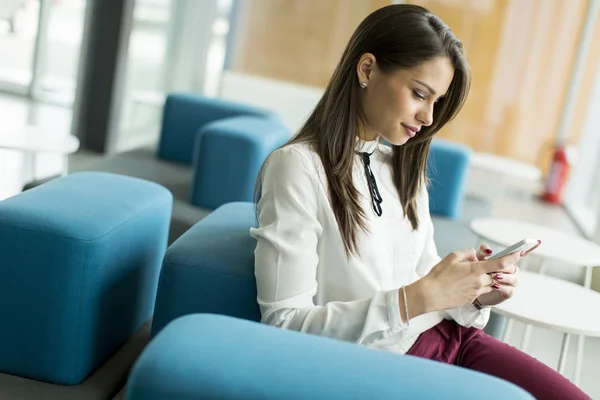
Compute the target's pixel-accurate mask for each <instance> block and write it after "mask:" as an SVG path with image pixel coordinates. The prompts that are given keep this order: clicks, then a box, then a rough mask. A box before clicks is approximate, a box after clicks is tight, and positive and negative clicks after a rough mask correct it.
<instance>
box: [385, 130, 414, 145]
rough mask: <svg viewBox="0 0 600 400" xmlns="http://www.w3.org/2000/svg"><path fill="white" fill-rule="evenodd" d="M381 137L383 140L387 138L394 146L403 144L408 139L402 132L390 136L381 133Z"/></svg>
mask: <svg viewBox="0 0 600 400" xmlns="http://www.w3.org/2000/svg"><path fill="white" fill-rule="evenodd" d="M381 137H382V138H383V139H384V140H387V141H388V142H389V143H391V144H392V145H394V146H402V145H403V144H405V143H406V142H408V139H410V138H409V137H408V136H407V135H406V134H404V133H401V134H397V135H390V137H386V136H384V135H381Z"/></svg>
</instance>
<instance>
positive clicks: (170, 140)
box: [158, 93, 275, 165]
mask: <svg viewBox="0 0 600 400" xmlns="http://www.w3.org/2000/svg"><path fill="white" fill-rule="evenodd" d="M239 115H254V116H261V117H266V118H275V117H274V115H273V114H272V113H270V112H267V111H264V110H259V109H257V108H254V107H250V106H247V105H244V104H238V103H232V102H228V101H224V100H219V99H211V98H206V97H202V96H199V95H197V94H192V93H189V94H188V93H172V94H170V95H169V96H167V100H166V102H165V106H164V109H163V121H162V129H161V133H160V140H159V143H158V157H159V158H161V159H163V160H165V161H173V162H177V163H183V164H188V165H190V164H191V163H192V160H193V148H194V141H195V138H196V134H197V133H198V130H199V129H200V128H202V127H203V126H204V125H205V124H207V123H209V122H213V121H216V120H219V119H222V118H228V117H235V116H239Z"/></svg>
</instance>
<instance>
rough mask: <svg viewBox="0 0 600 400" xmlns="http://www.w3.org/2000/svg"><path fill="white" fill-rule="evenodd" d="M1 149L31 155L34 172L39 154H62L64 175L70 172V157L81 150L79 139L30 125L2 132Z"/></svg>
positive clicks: (0, 133) (0, 134) (0, 138)
mask: <svg viewBox="0 0 600 400" xmlns="http://www.w3.org/2000/svg"><path fill="white" fill-rule="evenodd" d="M0 148H1V149H9V150H15V151H20V152H23V153H25V154H27V155H29V156H30V163H31V171H33V172H35V162H36V155H37V154H39V153H47V154H61V155H62V156H63V167H62V175H66V174H67V173H68V171H69V157H68V156H69V154H73V153H75V152H76V151H77V150H78V149H79V139H77V138H76V137H75V136H72V135H69V134H66V135H57V134H56V133H55V132H54V131H52V130H51V129H49V128H45V127H40V126H33V125H29V126H25V127H21V128H18V129H13V130H7V131H5V132H0Z"/></svg>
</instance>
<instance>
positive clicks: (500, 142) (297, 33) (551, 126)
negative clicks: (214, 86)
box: [232, 0, 600, 169]
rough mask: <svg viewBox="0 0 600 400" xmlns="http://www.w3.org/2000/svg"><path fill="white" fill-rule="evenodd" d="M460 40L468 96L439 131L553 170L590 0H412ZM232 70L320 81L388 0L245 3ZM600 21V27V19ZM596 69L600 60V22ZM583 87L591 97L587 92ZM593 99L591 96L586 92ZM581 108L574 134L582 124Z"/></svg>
mask: <svg viewBox="0 0 600 400" xmlns="http://www.w3.org/2000/svg"><path fill="white" fill-rule="evenodd" d="M406 2H407V3H413V4H418V5H422V6H424V7H427V8H429V9H430V10H431V11H432V12H434V13H435V14H437V15H438V16H440V17H441V18H442V20H444V21H445V22H446V23H447V24H448V25H449V26H450V27H451V28H452V29H453V31H454V32H455V33H456V35H457V36H458V37H459V38H460V39H461V40H462V41H463V43H464V46H465V49H466V52H467V55H468V58H469V61H470V63H471V67H472V72H473V85H472V88H471V94H470V96H469V99H468V101H467V104H466V105H465V108H464V109H463V111H462V113H461V114H460V115H459V116H458V118H457V119H456V120H455V121H454V122H452V123H451V124H450V125H449V126H448V127H447V128H445V129H444V131H443V132H440V136H442V137H445V138H449V139H452V140H457V141H460V142H463V143H465V144H467V145H469V146H470V147H472V148H473V149H474V150H476V151H483V152H490V153H495V154H499V155H505V156H509V157H512V158H516V159H519V160H522V161H525V162H529V163H534V164H538V165H539V166H541V167H542V168H543V169H545V168H546V167H547V163H548V160H547V154H549V149H550V146H551V145H552V143H553V140H554V138H555V136H556V133H557V128H558V124H559V118H560V116H561V112H562V108H563V103H564V98H565V95H566V93H567V88H568V85H569V84H570V78H571V75H572V69H573V63H574V61H575V56H576V54H577V49H578V45H579V42H580V36H581V28H582V27H583V22H584V18H585V12H586V9H587V6H588V2H589V0H413V1H406ZM241 3H242V7H243V8H242V10H241V14H240V15H241V18H240V25H239V27H238V36H237V42H238V43H237V45H236V54H234V56H233V68H232V69H233V70H234V71H236V72H242V73H246V74H250V75H258V76H263V77H269V78H272V79H278V80H284V81H289V82H294V83H298V84H302V85H308V86H316V87H324V86H325V85H326V84H327V82H328V80H329V77H330V75H331V72H332V71H333V69H334V67H335V65H336V63H337V61H338V59H339V57H340V55H341V52H342V51H343V49H344V47H345V45H346V43H347V41H348V39H349V37H350V35H351V34H352V32H353V31H354V29H355V27H356V26H357V25H358V24H359V23H360V21H361V20H362V19H363V18H364V17H365V16H366V15H368V14H369V13H370V12H371V11H373V10H375V9H377V8H379V7H382V6H384V5H386V4H389V3H391V1H387V0H244V1H242V2H241ZM599 26H600V25H599ZM596 29H597V30H598V34H596V38H595V39H594V40H595V45H594V46H592V47H593V48H594V51H593V55H592V56H590V69H589V70H587V71H586V74H585V77H584V81H585V82H587V83H585V84H584V90H583V91H582V93H581V95H580V98H579V102H580V104H581V105H584V104H585V101H586V99H587V97H589V93H588V92H587V91H586V90H587V87H589V86H590V83H591V80H592V79H593V76H594V74H593V73H594V72H595V70H594V71H592V69H594V68H592V67H595V66H596V65H597V61H598V60H600V50H598V49H600V39H598V38H600V27H598V26H597V27H596ZM586 93H587V94H586ZM586 96H587V97H586ZM581 119H583V114H582V111H581V109H580V107H578V111H577V115H576V117H575V118H574V124H573V125H574V133H573V136H572V140H573V139H574V140H576V138H577V135H578V133H577V129H579V130H580V129H581V126H580V125H581Z"/></svg>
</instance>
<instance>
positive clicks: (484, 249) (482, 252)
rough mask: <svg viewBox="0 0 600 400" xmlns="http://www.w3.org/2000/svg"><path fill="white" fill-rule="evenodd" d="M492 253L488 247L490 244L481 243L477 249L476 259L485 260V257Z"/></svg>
mask: <svg viewBox="0 0 600 400" xmlns="http://www.w3.org/2000/svg"><path fill="white" fill-rule="evenodd" d="M492 253H493V251H492V249H491V248H490V246H488V245H487V244H485V243H483V244H482V245H481V246H479V249H478V250H477V260H479V261H484V260H487V258H488V257H489V256H491V255H492Z"/></svg>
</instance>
